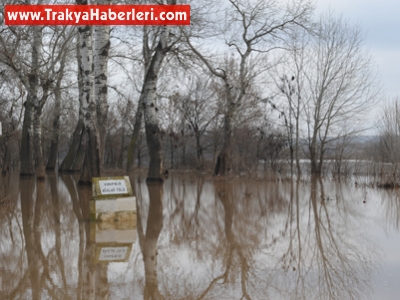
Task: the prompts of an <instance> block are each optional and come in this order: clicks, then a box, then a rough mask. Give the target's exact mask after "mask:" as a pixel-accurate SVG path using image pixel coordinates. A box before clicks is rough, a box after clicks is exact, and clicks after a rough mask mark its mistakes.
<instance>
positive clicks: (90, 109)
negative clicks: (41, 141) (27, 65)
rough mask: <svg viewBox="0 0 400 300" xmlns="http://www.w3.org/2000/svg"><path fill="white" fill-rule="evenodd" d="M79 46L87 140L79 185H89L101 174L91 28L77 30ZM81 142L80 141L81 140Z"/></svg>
mask: <svg viewBox="0 0 400 300" xmlns="http://www.w3.org/2000/svg"><path fill="white" fill-rule="evenodd" d="M77 4H87V1H85V0H84V1H77ZM78 35H79V46H80V54H81V55H80V56H79V57H78V60H80V69H79V72H81V76H82V94H81V95H82V103H83V106H82V109H83V115H84V119H83V124H84V132H83V134H84V135H86V138H87V147H86V151H85V160H84V163H83V167H82V171H81V177H80V179H79V183H81V184H91V183H92V178H93V177H100V176H101V174H102V159H101V154H102V153H101V145H100V135H99V131H98V128H97V115H96V103H95V101H94V98H93V83H94V78H93V49H92V30H91V26H80V27H79V28H78ZM81 141H82V140H81Z"/></svg>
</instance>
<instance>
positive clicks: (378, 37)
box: [317, 0, 400, 98]
mask: <svg viewBox="0 0 400 300" xmlns="http://www.w3.org/2000/svg"><path fill="white" fill-rule="evenodd" d="M329 8H330V9H331V10H333V11H334V12H335V13H336V14H341V15H342V16H343V17H344V18H345V19H347V20H349V21H350V22H351V23H352V24H355V25H358V26H359V27H360V29H361V30H362V31H363V33H364V34H365V46H366V47H367V48H369V50H370V52H371V55H372V56H373V58H374V60H375V62H376V64H377V66H378V71H379V74H380V77H381V80H382V84H383V86H384V91H385V95H386V96H387V97H390V98H392V97H395V96H400V76H399V74H400V1H398V0H317V11H318V12H323V11H326V10H327V9H329Z"/></svg>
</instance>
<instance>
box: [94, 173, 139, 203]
mask: <svg viewBox="0 0 400 300" xmlns="http://www.w3.org/2000/svg"><path fill="white" fill-rule="evenodd" d="M92 182H93V184H92V192H93V198H94V199H95V200H101V199H107V198H108V199H109V198H114V199H115V198H118V197H127V196H132V195H133V192H132V186H131V182H130V180H129V177H128V176H117V177H95V178H92Z"/></svg>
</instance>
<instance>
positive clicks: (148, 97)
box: [142, 1, 176, 181]
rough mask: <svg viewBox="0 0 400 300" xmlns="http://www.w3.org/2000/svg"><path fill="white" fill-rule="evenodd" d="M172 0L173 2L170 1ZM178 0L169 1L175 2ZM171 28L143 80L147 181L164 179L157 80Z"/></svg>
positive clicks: (161, 38)
mask: <svg viewBox="0 0 400 300" xmlns="http://www.w3.org/2000/svg"><path fill="white" fill-rule="evenodd" d="M170 2H172V3H170ZM175 2H176V1H168V4H175ZM169 33H170V28H169V27H168V26H165V27H163V28H162V31H161V33H160V35H159V40H158V44H157V47H156V48H155V50H154V53H153V56H152V57H151V60H150V64H149V67H148V69H147V71H146V75H145V78H144V82H143V90H142V94H143V114H144V121H145V129H146V140H147V148H148V151H149V158H150V163H149V172H148V174H147V181H163V155H162V146H161V134H160V127H159V124H158V112H157V111H158V108H157V106H156V104H157V94H156V91H157V81H158V73H159V72H160V69H161V65H162V62H163V60H164V58H165V56H166V55H167V52H168V41H169Z"/></svg>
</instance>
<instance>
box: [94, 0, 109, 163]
mask: <svg viewBox="0 0 400 300" xmlns="http://www.w3.org/2000/svg"><path fill="white" fill-rule="evenodd" d="M110 2H111V1H110V0H101V1H97V4H110ZM93 46H94V47H93V50H94V57H93V60H94V97H95V102H96V113H97V127H98V130H99V135H100V145H101V147H100V150H101V157H104V151H105V143H106V131H107V113H108V103H107V74H108V67H107V64H108V52H109V50H110V26H95V27H94V45H93ZM101 163H103V162H101Z"/></svg>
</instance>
